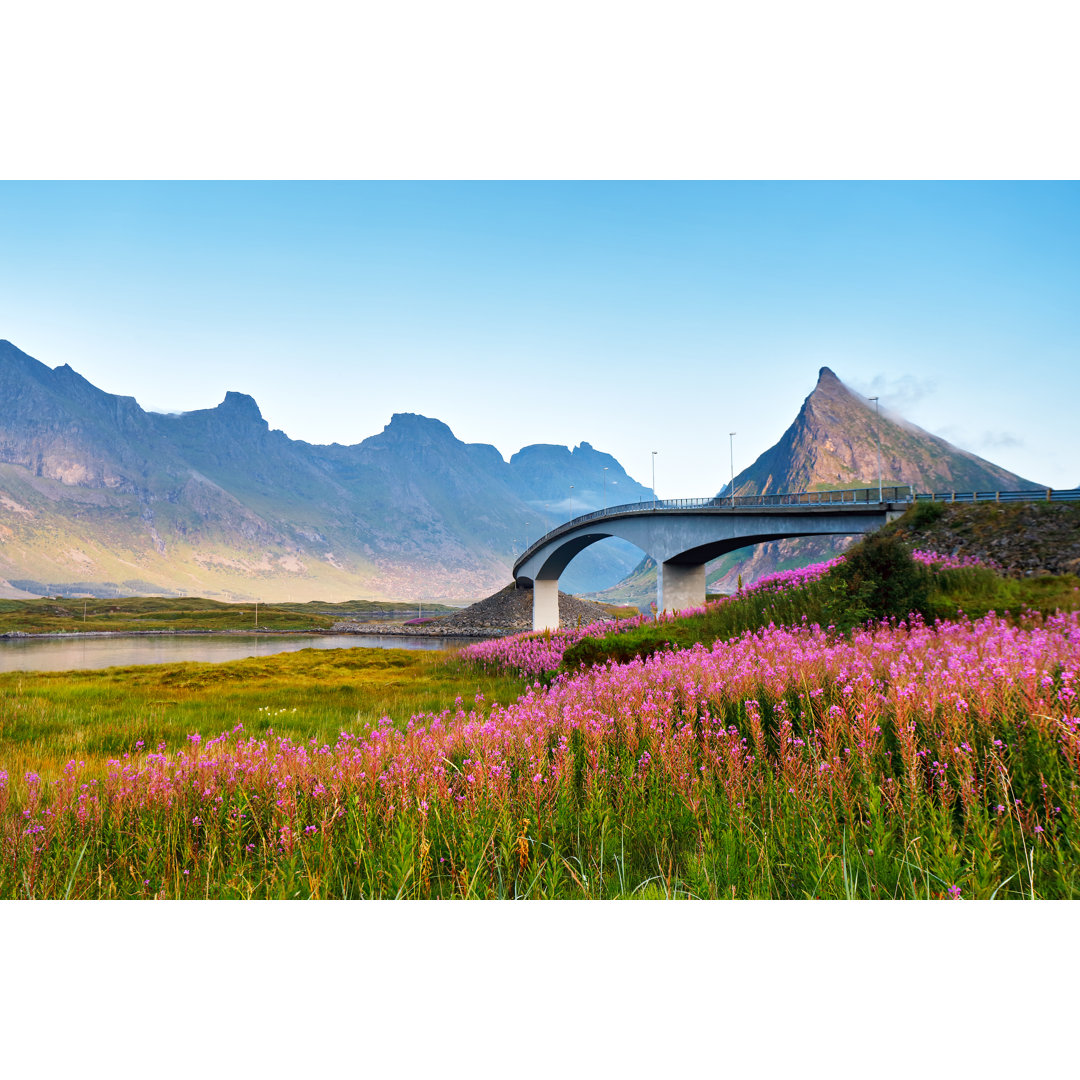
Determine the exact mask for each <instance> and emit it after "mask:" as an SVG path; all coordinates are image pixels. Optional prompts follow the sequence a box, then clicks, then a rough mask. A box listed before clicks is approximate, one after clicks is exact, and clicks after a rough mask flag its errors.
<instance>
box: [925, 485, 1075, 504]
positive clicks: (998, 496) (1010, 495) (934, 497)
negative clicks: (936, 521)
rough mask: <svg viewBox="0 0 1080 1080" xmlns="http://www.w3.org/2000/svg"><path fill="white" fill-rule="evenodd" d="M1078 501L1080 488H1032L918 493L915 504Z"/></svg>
mask: <svg viewBox="0 0 1080 1080" xmlns="http://www.w3.org/2000/svg"><path fill="white" fill-rule="evenodd" d="M1077 499H1080V488H1034V489H1032V490H1029V491H935V492H919V493H918V494H917V495H916V496H915V501H916V502H949V503H970V502H1071V501H1075V500H1077Z"/></svg>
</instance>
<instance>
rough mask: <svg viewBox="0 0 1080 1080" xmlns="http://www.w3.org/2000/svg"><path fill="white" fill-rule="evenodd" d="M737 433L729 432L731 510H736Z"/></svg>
mask: <svg viewBox="0 0 1080 1080" xmlns="http://www.w3.org/2000/svg"><path fill="white" fill-rule="evenodd" d="M738 434H739V433H738V432H737V431H729V432H728V454H729V455H730V457H731V509H732V510H734V509H735V436H736V435H738Z"/></svg>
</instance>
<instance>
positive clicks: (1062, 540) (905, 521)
mask: <svg viewBox="0 0 1080 1080" xmlns="http://www.w3.org/2000/svg"><path fill="white" fill-rule="evenodd" d="M931 507H935V509H931ZM894 527H895V528H897V529H898V530H899V531H900V533H901V534H902V535H903V538H904V540H905V541H907V542H908V543H910V544H911V545H912V546H913V547H916V548H922V549H923V550H929V551H938V552H941V553H942V554H943V555H959V556H961V557H964V556H968V555H972V556H975V557H976V558H979V559H992V560H993V561H994V562H996V563H998V564H1000V566H1001V567H1002V568H1003V569H1004V571H1005V573H1006V574H1008V575H1010V576H1011V577H1037V576H1040V575H1044V574H1080V503H1067V502H1058V503H1052V502H1030V503H991V502H986V503H968V504H959V503H936V504H935V503H919V504H918V505H917V506H916V507H915V508H914V509H913V510H911V511H908V514H906V515H905V516H904V517H903V518H901V519H900V520H899V521H897V522H896V525H895V526H894Z"/></svg>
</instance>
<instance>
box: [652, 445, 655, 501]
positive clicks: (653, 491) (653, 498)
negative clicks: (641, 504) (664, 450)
mask: <svg viewBox="0 0 1080 1080" xmlns="http://www.w3.org/2000/svg"><path fill="white" fill-rule="evenodd" d="M652 508H653V509H654V510H655V509H656V451H655V450H654V451H653V452H652Z"/></svg>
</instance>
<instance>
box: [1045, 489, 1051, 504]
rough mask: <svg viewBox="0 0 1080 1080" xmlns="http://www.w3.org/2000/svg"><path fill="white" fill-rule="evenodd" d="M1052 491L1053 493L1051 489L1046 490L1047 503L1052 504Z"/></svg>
mask: <svg viewBox="0 0 1080 1080" xmlns="http://www.w3.org/2000/svg"><path fill="white" fill-rule="evenodd" d="M1050 491H1051V489H1050V488H1047V489H1046V501H1047V502H1050Z"/></svg>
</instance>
